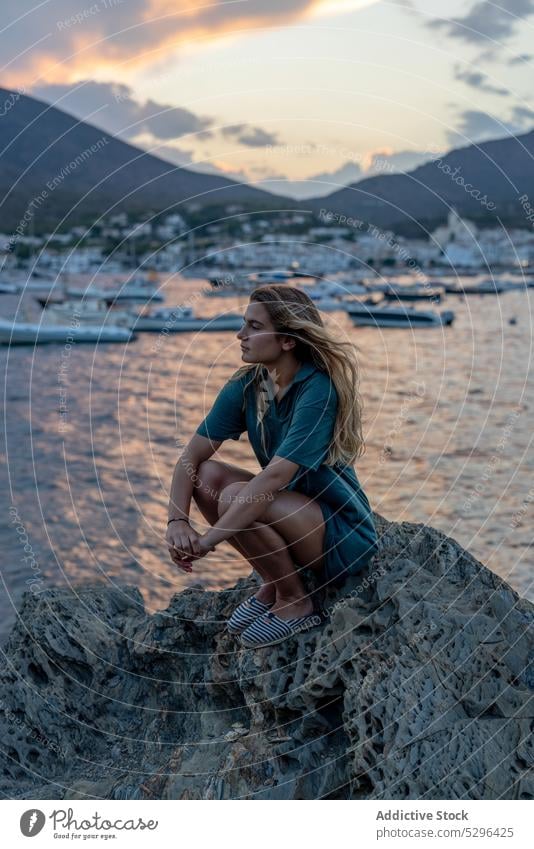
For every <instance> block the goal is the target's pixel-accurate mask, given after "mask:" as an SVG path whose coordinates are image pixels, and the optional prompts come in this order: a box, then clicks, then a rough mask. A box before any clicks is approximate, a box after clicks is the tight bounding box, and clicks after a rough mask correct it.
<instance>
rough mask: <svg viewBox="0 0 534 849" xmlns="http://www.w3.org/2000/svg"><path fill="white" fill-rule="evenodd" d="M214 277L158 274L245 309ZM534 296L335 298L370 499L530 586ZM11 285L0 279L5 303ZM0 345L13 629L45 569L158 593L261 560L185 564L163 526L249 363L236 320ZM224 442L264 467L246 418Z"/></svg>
mask: <svg viewBox="0 0 534 849" xmlns="http://www.w3.org/2000/svg"><path fill="white" fill-rule="evenodd" d="M205 286H206V284H205V282H204V281H199V280H182V279H177V278H176V277H174V278H172V279H170V280H168V281H167V282H165V281H164V280H162V291H163V292H164V294H165V296H166V305H168V306H174V305H176V304H178V303H180V302H186V303H191V304H193V305H194V306H195V310H196V312H197V313H198V314H201V315H208V314H209V315H213V314H214V313H217V312H222V311H227V310H229V311H232V312H233V311H236V310H240V311H243V310H244V308H245V306H246V303H247V299H246V298H243V299H230V298H224V299H218V298H205V297H202V295H201V291H202V289H203V287H205ZM533 298H534V290H533V289H530V290H527V291H523V292H510V293H507V294H505V295H502V296H499V297H497V296H485V297H470V298H466V299H463V298H458V297H455V296H449V297H448V298H447V300H446V301H445V302H444V303H443V304H442V305H441V306H440V307H439V308H440V309H445V308H447V309H453V310H454V311H455V313H456V321H455V323H454V325H453V326H452V327H447V328H443V329H441V328H432V329H418V330H417V331H415V332H414V331H411V330H391V329H389V330H377V329H373V328H354V327H352V325H351V323H350V320H349V318H348V317H347V316H346V315H345V314H343V313H329V314H327V315H326V316H325V320H326V321H327V322H329V323H330V324H332V325H335V326H336V327H337V329H338V332H339V333H343V334H346V335H347V338H350V339H352V340H354V341H355V342H356V343H357V344H358V346H359V350H360V364H361V370H362V392H363V397H364V401H365V433H366V442H367V450H366V454H365V455H364V457H363V458H362V459H361V460H360V461H359V462H358V463H357V465H356V469H357V472H358V475H359V478H360V480H361V482H362V485H363V486H364V488H365V490H366V492H367V494H368V496H369V499H370V501H371V505H372V506H373V508H374V509H375V510H376V511H378V512H379V513H381V514H383V515H384V516H386V517H387V518H388V519H390V520H395V521H398V522H400V521H405V520H407V521H415V522H425V523H428V524H430V525H433V526H435V527H436V528H439V529H440V530H441V531H443V532H444V533H446V534H448V535H450V536H452V537H454V539H456V540H457V541H458V542H460V543H461V544H462V545H463V546H465V547H466V548H468V549H469V550H470V551H471V552H472V553H473V555H474V556H475V557H477V558H478V559H479V560H481V561H482V562H483V563H485V564H486V565H487V566H488V567H489V568H490V569H493V570H494V571H495V572H497V573H498V574H499V575H501V576H502V577H504V578H506V579H507V580H508V581H509V582H510V584H511V585H512V586H513V587H514V588H515V589H516V590H517V591H518V592H520V593H521V594H522V595H526V596H530V597H531V598H532V597H533V592H532V586H531V582H532V566H533V561H534V553H533V548H532V525H533V516H534V452H533V450H532V430H533V428H532V425H533V421H534V419H533V404H534V392H533V377H532V373H531V368H530V367H531V362H532V327H533V322H532V308H533ZM16 303H17V299H16V298H13V297H12V296H1V300H0V308H1V312H2V315H10V314H13V312H14V309H15V308H16ZM34 312H35V311H34ZM514 319H515V323H511V320H514ZM0 360H1V363H2V372H3V374H4V399H5V422H4V429H3V433H4V440H3V442H4V445H3V453H4V460H5V465H4V473H3V474H4V479H3V482H2V484H3V485H2V499H3V510H2V514H3V516H4V522H2V529H1V548H2V589H1V597H0V601H1V608H2V609H1V612H2V626H1V636H2V638H3V637H5V635H6V634H7V632H8V630H9V628H10V627H11V625H12V623H13V621H14V619H15V616H16V609H17V606H18V604H19V602H20V598H21V594H22V592H23V590H24V589H25V588H27V587H28V585H29V584H28V582H30V581H32V580H33V581H36V580H37V581H39V583H38V584H35V583H34V588H35V589H38V588H44V587H49V586H53V585H76V586H77V585H80V584H82V583H87V582H93V581H95V580H97V581H108V582H110V583H115V582H121V583H124V582H126V583H129V584H134V585H136V586H138V587H139V588H140V590H141V591H142V593H143V596H144V598H145V601H146V605H147V608H148V609H149V610H151V611H152V610H155V609H158V608H162V607H165V606H166V605H167V603H168V601H169V599H170V597H171V595H172V594H173V593H174V592H177V591H179V590H181V589H183V588H184V587H187V586H190V585H191V584H202V585H203V586H205V587H206V588H208V589H220V588H223V587H227V586H231V585H232V584H233V583H234V582H235V581H236V579H237V578H239V577H240V576H242V575H246V574H248V573H249V571H250V569H249V566H248V564H247V563H246V562H245V561H244V560H243V559H242V558H241V557H240V556H239V555H238V554H237V552H235V551H234V549H233V548H232V547H231V546H230V545H228V544H227V543H224V544H222V545H221V546H219V548H218V550H217V551H216V552H213V553H212V554H211V555H210V556H209V557H207V558H204V559H203V560H202V561H199V562H198V563H197V564H196V565H195V567H194V572H193V574H192V575H191V576H188V575H183V574H182V573H178V572H177V570H176V568H175V567H174V566H173V564H172V563H171V561H170V559H169V556H168V553H167V549H166V546H165V542H164V532H165V526H166V511H167V503H168V494H169V487H170V481H171V476H172V471H173V468H174V464H175V462H176V459H177V456H178V449H177V444H178V441H179V440H181V441H182V442H184V441H186V440H187V439H188V438H189V436H190V435H191V434H192V433H193V432H194V430H195V428H196V426H197V425H198V423H199V422H200V421H201V420H202V418H203V417H204V415H205V414H206V413H207V411H208V410H209V407H210V402H211V401H212V400H213V398H214V396H215V394H216V392H217V390H218V388H220V386H221V385H222V384H223V382H224V381H225V380H226V379H227V377H228V376H229V375H230V374H231V373H232V371H233V370H234V369H235V368H237V367H238V366H239V365H240V364H241V357H240V351H239V343H238V342H237V340H236V339H235V333H233V332H232V333H214V334H211V333H203V334H193V333H188V334H174V335H169V336H159V335H158V334H139V336H138V338H137V340H136V341H135V342H133V343H131V344H129V345H107V346H106V345H101V346H92V345H79V346H74V347H73V348H72V350H71V351H70V353H69V354H68V356H67V355H66V354H65V351H64V349H63V347H62V346H60V345H58V346H56V345H53V346H37V347H36V348H32V347H31V346H30V347H21V348H12V349H11V350H8V349H7V348H1V349H0ZM61 369H63V373H64V374H66V379H65V380H64V382H63V383H60V381H59V374H60V370H61ZM61 392H65V397H64V398H63V399H62V397H61ZM62 403H63V406H64V407H65V410H62V408H61V406H62ZM220 456H221V457H222V458H223V459H225V460H227V461H228V462H232V463H236V464H239V465H241V466H243V467H245V468H247V469H249V470H251V471H252V472H257V471H259V466H258V464H257V462H256V460H255V458H254V455H253V454H252V451H251V448H250V446H249V443H248V440H247V439H246V434H245V435H243V436H242V437H241V440H240V441H239V442H232V441H230V442H228V443H225V444H224V446H223V448H222V449H221V452H220ZM192 515H193V517H194V518H197V519H198V518H200V516H199V514H198V513H197V511H196V508H195V507H194V505H193V510H192Z"/></svg>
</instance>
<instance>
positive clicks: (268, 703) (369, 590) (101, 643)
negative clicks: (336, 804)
mask: <svg viewBox="0 0 534 849" xmlns="http://www.w3.org/2000/svg"><path fill="white" fill-rule="evenodd" d="M376 522H377V526H378V530H379V535H380V539H381V548H380V551H379V553H378V554H377V556H376V557H375V558H374V560H373V561H372V562H371V564H370V565H369V567H368V569H367V570H366V573H365V574H363V573H362V574H361V575H360V576H358V577H355V578H352V579H350V580H349V581H348V582H347V584H346V585H345V587H343V589H342V590H341V591H339V590H338V591H337V592H332V591H331V592H326V593H324V594H323V599H322V601H323V605H324V609H325V612H326V614H327V616H328V619H327V621H326V623H325V624H324V625H322V626H320V627H318V628H315V629H314V630H313V631H311V632H309V633H307V634H301V635H299V636H297V637H294V638H292V639H290V640H287V641H286V642H284V643H280V644H279V645H277V646H273V647H270V648H264V649H259V650H255V651H251V650H245V649H242V648H240V645H239V642H238V641H237V640H236V639H235V638H233V637H231V636H230V635H228V634H227V633H226V632H225V628H224V623H225V619H226V618H227V617H228V616H229V614H230V612H231V611H232V610H233V608H234V607H235V605H236V604H238V603H239V601H240V600H242V599H243V598H244V597H245V596H246V595H247V594H248V593H250V590H251V588H253V586H254V581H255V579H254V575H251V576H250V577H249V578H247V579H243V580H241V581H239V582H238V584H237V585H236V586H235V587H234V588H232V589H229V590H224V591H221V592H205V591H203V590H202V589H201V588H199V587H195V586H194V587H191V588H189V589H187V590H186V591H184V592H182V593H180V594H177V595H175V596H174V598H173V599H172V602H171V604H170V606H169V607H168V609H167V610H164V611H161V612H158V613H156V614H154V615H152V616H149V615H147V614H146V613H145V611H144V608H143V603H142V599H141V596H140V594H139V592H138V591H137V590H136V589H134V588H132V587H128V586H125V587H117V586H114V587H110V586H109V585H104V584H101V585H97V586H91V587H81V588H80V589H78V590H77V591H76V592H74V591H65V590H63V589H62V590H59V589H58V590H50V591H47V592H44V593H42V594H40V595H35V596H34V595H32V594H27V595H26V597H25V600H24V603H23V607H22V609H21V612H20V617H19V620H18V623H17V625H16V627H15V629H14V630H13V632H12V634H11V636H10V639H9V641H8V644H7V647H6V654H5V656H4V662H3V669H2V676H1V691H0V723H1V734H2V741H3V751H4V754H3V757H2V770H3V781H2V788H1V789H2V793H3V794H4V796H8V797H12V798H35V799H37V798H39V799H42V798H59V799H61V798H65V799H75V798H93V799H94V798H106V799H108V798H109V799H132V798H134V799H149V798H156V799H205V798H207V799H237V798H247V799H318V798H322V799H423V798H424V799H432V798H438V799H530V798H532V797H533V796H534V787H533V782H532V777H531V768H532V764H533V760H534V747H533V742H532V716H533V713H534V710H533V699H532V695H533V684H534V671H533V668H532V665H530V666H529V663H530V664H531V663H532V645H533V638H532V624H533V621H534V615H533V607H532V605H531V604H530V603H529V602H527V601H525V600H522V599H520V598H519V597H518V596H517V595H516V593H515V592H514V591H513V590H512V589H511V588H510V587H509V586H508V585H507V584H506V583H505V582H503V581H502V580H500V579H499V578H498V577H497V576H496V575H494V574H493V573H492V572H490V571H489V570H488V569H486V568H485V567H484V566H482V565H481V564H480V563H478V562H477V561H476V560H474V558H473V557H471V555H470V554H469V553H467V552H466V551H464V550H463V549H462V548H461V546H459V545H458V544H457V543H456V542H455V541H454V540H453V539H451V538H449V537H446V536H444V535H443V534H441V533H440V532H438V531H436V530H434V529H433V528H429V527H426V526H424V525H416V524H409V523H404V524H394V523H389V522H387V521H386V520H385V519H383V518H381V517H379V516H377V517H376ZM307 580H308V581H310V588H311V580H312V578H311V576H310V575H308V576H307Z"/></svg>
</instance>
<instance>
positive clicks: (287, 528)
mask: <svg viewBox="0 0 534 849" xmlns="http://www.w3.org/2000/svg"><path fill="white" fill-rule="evenodd" d="M244 486H246V482H244V481H236V482H235V483H231V484H228V485H227V486H226V487H224V489H223V491H222V492H221V496H220V500H219V516H223V515H224V513H225V512H226V510H227V509H228V507H229V506H230V504H231V503H232V501H233V500H235V499H236V498H239V492H240V490H241V489H242V488H243V487H244ZM228 541H229V542H235V541H238V542H239V543H241V544H242V546H243V548H244V550H245V551H246V552H248V555H249V556H248V558H247V559H250V556H252V557H253V558H254V561H255V562H256V561H261V560H262V559H263V564H262V566H263V569H264V571H265V572H266V578H265V579H264V580H265V581H266V583H267V581H268V582H269V584H270V586H271V587H274V588H275V590H276V600H275V602H274V604H273V607H272V608H271V609H272V611H273V612H275V613H276V614H277V615H278V616H280V617H281V618H283V619H291V618H293V617H295V616H305V615H307V614H308V613H311V612H312V610H313V602H312V600H311V598H310V596H309V594H308V593H307V592H306V589H305V587H304V584H303V583H302V580H301V578H300V576H299V574H298V571H299V569H300V568H303V567H304V566H306V567H308V568H319V567H320V566H321V565H322V561H323V541H324V520H323V515H322V510H321V508H320V507H319V505H318V504H317V503H316V502H314V501H312V500H311V499H309V498H308V497H307V496H305V495H303V494H302V493H298V492H284V491H282V492H278V493H275V494H274V498H273V500H272V501H266V502H265V510H264V512H263V514H262V517H261V521H256V522H253V524H252V525H251V526H250V527H249V528H244V529H242V530H240V531H237V532H236V533H235V534H234V536H233V537H231V538H230V539H229V540H228ZM260 598H261V596H260Z"/></svg>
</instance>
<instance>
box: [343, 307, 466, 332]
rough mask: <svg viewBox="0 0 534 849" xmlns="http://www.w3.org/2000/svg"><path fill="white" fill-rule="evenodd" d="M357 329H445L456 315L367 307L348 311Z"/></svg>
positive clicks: (430, 311)
mask: <svg viewBox="0 0 534 849" xmlns="http://www.w3.org/2000/svg"><path fill="white" fill-rule="evenodd" d="M347 312H348V314H349V316H350V318H351V320H352V323H353V324H354V325H355V326H356V327H397V328H399V327H413V328H416V327H443V326H444V325H449V324H452V322H453V321H454V313H453V312H451V311H450V310H446V311H444V312H442V313H438V312H433V311H432V310H413V309H409V308H406V309H399V308H393V307H372V306H365V305H362V307H358V308H349V309H348V310H347Z"/></svg>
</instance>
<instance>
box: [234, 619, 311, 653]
mask: <svg viewBox="0 0 534 849" xmlns="http://www.w3.org/2000/svg"><path fill="white" fill-rule="evenodd" d="M321 622H322V618H321V616H320V615H319V614H318V613H316V612H313V613H309V614H308V615H307V616H297V617H296V618H294V619H280V617H279V616H277V615H276V613H264V614H263V615H262V616H258V617H257V618H256V619H255V620H254V622H253V623H252V625H249V626H248V628H246V629H245V630H244V631H243V633H242V634H241V644H242V645H243V646H245V648H247V649H252V648H259V647H260V646H273V645H275V644H276V643H281V642H282V641H283V640H287V638H288V637H292V636H294V635H295V634H300V633H301V632H302V631H309V630H310V628H315V626H316V625H320V624H321Z"/></svg>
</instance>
